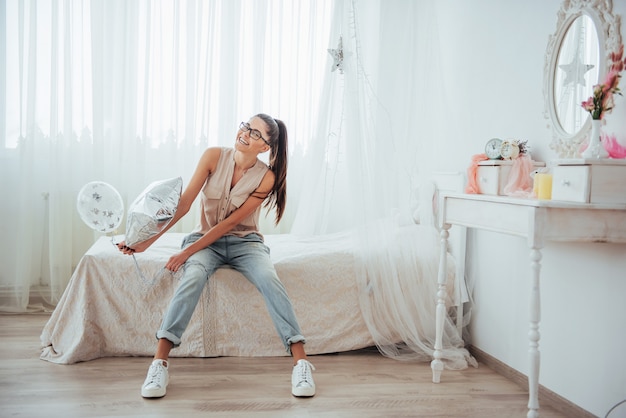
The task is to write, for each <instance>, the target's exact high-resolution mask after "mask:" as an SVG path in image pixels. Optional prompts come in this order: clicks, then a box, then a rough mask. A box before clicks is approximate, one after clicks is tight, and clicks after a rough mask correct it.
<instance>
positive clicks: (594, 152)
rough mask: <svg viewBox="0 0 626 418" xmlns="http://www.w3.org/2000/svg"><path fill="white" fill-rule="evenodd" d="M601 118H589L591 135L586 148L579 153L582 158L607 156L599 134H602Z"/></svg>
mask: <svg viewBox="0 0 626 418" xmlns="http://www.w3.org/2000/svg"><path fill="white" fill-rule="evenodd" d="M601 125H602V120H601V119H591V135H590V136H589V144H588V145H587V149H586V150H584V151H583V152H582V154H580V156H581V157H582V158H609V153H608V152H607V150H606V149H605V148H604V144H602V140H601V138H600V136H601V135H602V129H601Z"/></svg>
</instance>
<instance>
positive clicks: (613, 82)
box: [580, 44, 626, 120]
mask: <svg viewBox="0 0 626 418" xmlns="http://www.w3.org/2000/svg"><path fill="white" fill-rule="evenodd" d="M623 56H624V45H623V44H622V45H620V48H619V50H618V51H617V52H612V53H611V61H612V65H611V66H610V68H609V72H608V73H607V74H606V77H605V78H604V82H603V83H602V84H596V85H595V86H593V95H592V96H591V97H589V98H588V99H587V100H585V101H584V102H582V103H581V104H580V105H581V106H582V108H583V109H585V110H586V111H587V112H589V113H590V114H591V118H592V119H596V120H597V119H602V118H603V117H604V115H605V114H606V113H610V112H611V110H613V106H614V101H613V95H614V94H619V95H621V94H622V93H621V91H620V89H619V80H620V78H621V72H622V71H623V70H624V68H625V67H626V59H623ZM622 59H623V61H622Z"/></svg>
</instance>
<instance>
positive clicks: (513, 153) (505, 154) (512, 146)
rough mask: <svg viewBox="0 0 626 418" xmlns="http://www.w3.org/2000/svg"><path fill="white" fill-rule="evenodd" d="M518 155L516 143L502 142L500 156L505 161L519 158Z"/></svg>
mask: <svg viewBox="0 0 626 418" xmlns="http://www.w3.org/2000/svg"><path fill="white" fill-rule="evenodd" d="M519 153H520V150H519V145H518V143H517V141H504V142H503V143H502V146H501V147H500V155H501V156H502V158H504V159H505V160H514V159H516V158H517V157H518V156H519Z"/></svg>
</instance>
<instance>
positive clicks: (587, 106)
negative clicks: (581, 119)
mask: <svg viewBox="0 0 626 418" xmlns="http://www.w3.org/2000/svg"><path fill="white" fill-rule="evenodd" d="M581 106H582V107H583V109H585V110H586V111H588V112H591V111H592V110H593V108H594V104H593V97H590V98H588V99H587V100H585V101H584V102H582V103H581Z"/></svg>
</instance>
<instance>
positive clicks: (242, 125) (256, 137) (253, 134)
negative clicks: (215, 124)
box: [239, 122, 271, 146]
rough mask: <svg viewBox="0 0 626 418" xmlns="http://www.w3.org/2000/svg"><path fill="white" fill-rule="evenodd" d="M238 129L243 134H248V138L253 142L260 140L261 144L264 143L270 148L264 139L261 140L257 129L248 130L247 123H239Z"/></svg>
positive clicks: (261, 137) (248, 125) (261, 136)
mask: <svg viewBox="0 0 626 418" xmlns="http://www.w3.org/2000/svg"><path fill="white" fill-rule="evenodd" d="M239 129H241V130H242V131H244V132H250V138H252V139H254V140H255V141H258V140H259V139H262V140H263V142H265V143H266V144H267V145H268V146H271V145H270V143H269V142H267V140H266V139H265V138H263V135H261V131H259V130H258V129H252V128H250V124H249V123H247V122H241V123H240V124H239Z"/></svg>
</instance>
